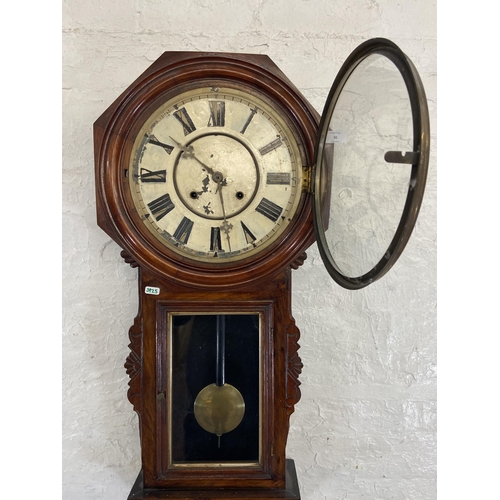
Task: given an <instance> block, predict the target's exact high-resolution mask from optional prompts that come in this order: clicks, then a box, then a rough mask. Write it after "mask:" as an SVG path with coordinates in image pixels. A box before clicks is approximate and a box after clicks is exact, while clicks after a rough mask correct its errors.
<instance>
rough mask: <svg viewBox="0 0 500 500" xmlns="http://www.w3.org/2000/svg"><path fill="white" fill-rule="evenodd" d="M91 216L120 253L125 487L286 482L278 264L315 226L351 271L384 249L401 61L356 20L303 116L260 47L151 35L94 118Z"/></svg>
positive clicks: (191, 489) (416, 110) (296, 256)
mask: <svg viewBox="0 0 500 500" xmlns="http://www.w3.org/2000/svg"><path fill="white" fill-rule="evenodd" d="M94 144H95V170H96V203H97V218H98V225H99V226H100V227H101V228H102V229H103V230H104V231H105V232H106V233H107V234H108V235H109V236H110V237H111V238H112V239H113V240H114V241H115V242H116V243H117V244H118V245H119V246H120V247H121V248H122V249H123V251H122V253H121V255H122V257H123V258H124V259H125V261H126V262H127V263H129V264H130V265H132V266H133V267H135V268H137V269H138V282H139V301H140V307H139V312H138V315H137V317H136V318H135V321H134V323H133V325H132V327H131V328H130V331H129V337H130V354H129V356H128V358H127V360H126V363H125V367H126V370H127V373H128V374H129V376H130V381H129V385H130V389H129V391H128V398H129V400H130V402H131V403H132V405H133V407H134V410H135V411H136V412H137V414H138V416H139V427H140V437H141V454H142V457H141V458H142V469H141V471H140V472H139V475H138V477H137V479H136V482H135V484H134V485H133V487H132V490H131V493H130V496H129V498H134V499H140V498H141V499H142V498H148V499H155V498H185V499H188V498H207V499H219V498H253V499H255V498H259V499H271V498H289V499H299V498H300V491H299V487H298V481H297V475H296V472H295V465H294V462H293V460H292V459H286V458H285V447H286V440H287V435H288V426H289V418H290V415H291V413H292V412H293V411H294V406H295V404H296V403H297V402H298V401H299V399H300V389H299V385H300V382H299V375H300V372H301V369H302V363H301V360H300V357H299V355H298V349H299V344H298V340H299V331H298V328H297V327H296V325H295V322H294V320H293V315H292V310H291V274H292V270H293V269H296V268H298V267H299V266H300V265H301V264H302V263H303V262H304V260H305V258H306V254H305V251H306V249H307V248H308V247H309V246H310V245H312V244H313V243H314V242H315V241H316V242H317V245H318V248H319V250H320V254H321V257H322V259H323V261H324V263H325V268H326V270H327V272H328V273H329V274H330V276H331V277H332V279H334V280H335V281H336V282H337V283H338V284H340V285H341V286H343V287H345V288H348V289H351V290H355V289H359V288H362V287H365V286H367V285H369V284H371V283H373V282H374V281H375V280H377V279H379V278H380V277H382V276H383V275H384V274H385V273H386V272H387V271H388V270H389V269H390V268H391V267H392V266H393V265H394V263H395V262H396V260H397V259H398V258H399V256H400V255H401V252H402V251H403V249H404V247H405V245H406V243H407V241H408V239H409V237H410V234H411V232H412V229H413V227H414V225H415V221H416V219H417V216H418V211H419V208H420V205H421V202H422V197H423V193H424V187H425V181H426V175H427V165H428V156H429V118H428V111H427V105H426V99H425V93H424V90H423V87H422V83H421V81H420V78H419V75H418V73H417V71H416V69H415V67H414V66H413V64H412V62H411V61H410V60H409V59H408V58H407V57H406V56H405V55H404V53H403V52H402V51H401V50H400V49H399V48H398V47H397V46H396V45H395V44H394V43H392V42H390V41H389V40H385V39H372V40H369V41H367V42H365V43H363V44H362V45H360V46H359V47H358V48H357V49H355V50H354V52H353V53H352V54H351V55H350V56H349V57H348V59H347V60H346V62H345V63H344V65H343V66H342V68H341V69H340V71H339V73H338V76H337V78H336V79H335V82H334V84H333V86H332V89H331V91H330V94H329V96H328V99H327V101H326V104H325V108H324V112H323V115H322V116H321V117H320V116H319V115H318V113H317V112H316V111H315V110H314V109H313V107H312V106H311V105H310V104H309V103H308V102H307V100H306V99H305V98H304V97H303V96H302V94H301V93H300V92H299V91H298V90H297V88H296V87H295V86H294V85H293V84H292V82H291V81H290V80H289V79H288V78H287V77H286V76H285V75H284V74H283V73H282V72H281V71H280V70H279V68H278V67H277V66H276V65H275V64H274V63H273V62H272V61H271V60H270V59H269V58H268V57H267V56H263V55H252V54H226V53H202V52H166V53H164V54H163V55H162V56H161V57H160V58H159V59H158V60H157V61H156V62H155V63H153V64H152V65H151V66H150V67H149V68H148V69H147V70H146V71H145V72H144V73H143V74H142V75H140V76H139V77H138V78H137V79H136V80H135V81H134V82H133V83H132V84H131V85H130V86H129V87H128V88H127V89H126V90H125V91H124V92H123V93H122V95H120V96H119V97H118V98H117V100H116V101H115V102H114V103H113V104H111V106H110V107H109V108H108V109H107V110H106V111H105V112H104V113H103V115H102V116H101V117H100V118H99V119H98V120H97V121H96V122H95V124H94Z"/></svg>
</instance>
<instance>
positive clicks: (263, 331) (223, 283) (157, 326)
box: [94, 52, 319, 499]
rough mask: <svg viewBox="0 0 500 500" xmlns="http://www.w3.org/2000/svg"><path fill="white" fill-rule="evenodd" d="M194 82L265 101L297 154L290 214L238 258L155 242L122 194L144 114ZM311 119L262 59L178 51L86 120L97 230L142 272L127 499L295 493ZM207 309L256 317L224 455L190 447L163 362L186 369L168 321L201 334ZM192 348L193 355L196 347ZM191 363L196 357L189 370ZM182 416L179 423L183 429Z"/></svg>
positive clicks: (191, 438) (132, 362)
mask: <svg viewBox="0 0 500 500" xmlns="http://www.w3.org/2000/svg"><path fill="white" fill-rule="evenodd" d="M200 86H205V87H206V86H209V87H214V88H219V87H230V88H235V89H238V90H242V91H244V92H246V93H248V94H254V95H257V96H258V97H259V98H260V99H262V100H265V101H266V102H268V103H269V104H270V106H272V107H273V108H274V109H275V110H276V111H277V112H278V113H279V115H280V116H281V117H282V119H283V120H285V121H286V123H287V126H288V128H289V129H290V130H291V131H292V133H293V140H294V141H295V143H296V144H297V148H298V151H299V153H300V158H299V160H300V168H301V169H302V178H303V181H302V185H301V186H300V189H299V195H300V200H299V203H298V206H297V209H296V211H295V215H294V216H293V219H292V220H291V221H290V223H289V224H288V225H287V227H286V229H285V230H284V231H283V232H282V234H280V235H279V237H278V238H277V239H276V240H275V241H274V242H273V243H272V244H271V245H269V246H267V247H265V248H263V249H262V250H261V251H260V252H258V253H255V254H253V255H251V256H250V257H248V258H243V259H240V260H237V261H235V262H224V261H214V262H213V263H211V262H210V263H207V262H200V261H196V260H191V259H189V258H186V257H184V256H182V255H179V254H178V253H176V252H175V251H172V250H171V249H169V248H167V247H166V246H164V245H162V244H161V242H159V241H158V239H157V238H155V237H154V236H153V235H151V233H150V232H149V231H148V230H145V229H144V224H143V223H142V221H141V220H140V217H139V216H138V214H137V210H136V209H135V207H134V204H133V200H132V199H131V197H130V194H129V192H128V185H129V180H128V178H127V176H128V174H129V171H128V169H129V165H130V157H131V154H132V145H133V143H134V139H135V136H136V135H137V133H138V131H139V130H140V128H141V124H142V123H143V121H144V119H145V117H147V116H149V115H150V114H151V112H152V110H154V109H156V108H158V106H160V105H161V103H163V102H165V101H166V100H168V99H169V98H171V96H173V95H177V94H178V93H180V92H183V91H186V90H189V89H192V88H195V87H196V88H197V87H200ZM318 123H319V116H318V114H317V113H316V112H315V111H314V110H313V109H312V107H311V106H310V105H309V104H308V103H307V101H306V100H305V99H304V98H303V97H302V95H301V94H300V92H299V91H298V90H297V89H296V88H295V87H294V86H293V84H292V83H291V82H290V81H289V80H288V79H287V78H286V77H285V76H284V75H283V74H282V72H281V71H280V70H279V69H278V68H277V67H276V66H275V65H274V64H273V63H272V62H271V61H270V60H269V58H267V57H266V56H256V55H240V54H211V53H175V52H174V53H165V54H164V55H163V56H161V57H160V58H159V59H158V60H157V61H156V62H155V63H154V64H153V65H152V66H151V67H150V68H149V69H148V70H147V71H146V72H145V73H144V74H143V75H141V76H140V77H139V78H138V79H137V80H136V81H135V82H134V83H133V84H132V85H131V86H130V87H129V88H128V89H127V90H126V91H125V92H124V93H123V94H122V95H121V96H120V97H119V98H118V99H117V100H116V101H115V102H114V103H113V104H112V105H111V106H110V108H108V109H107V110H106V112H105V113H104V114H103V115H102V116H101V117H100V118H99V119H98V120H97V122H96V123H95V128H94V134H95V135H94V137H95V161H96V180H97V182H96V191H97V213H98V224H99V226H100V227H101V228H102V229H103V230H105V231H106V232H107V233H108V234H109V235H110V236H111V238H113V239H114V240H115V241H116V242H117V243H118V244H119V245H120V246H121V247H122V248H123V249H124V251H123V252H122V256H123V257H124V258H125V260H126V261H127V262H128V263H129V264H131V265H132V266H133V267H138V269H139V297H140V311H139V314H138V316H137V318H136V319H135V322H134V325H133V326H132V328H131V329H130V332H129V336H130V339H131V344H130V349H131V353H130V355H129V357H128V359H127V362H126V368H127V373H128V374H129V376H130V390H129V393H128V397H129V400H130V402H131V403H132V404H133V405H134V409H135V410H136V412H137V413H138V415H139V421H140V434H141V448H142V471H141V473H140V475H139V477H138V480H137V483H136V485H135V486H134V488H133V490H132V492H131V496H130V498H170V497H175V498H200V495H201V496H202V497H203V498H225V497H234V498H236V497H237V498H262V499H264V498H297V499H298V498H300V494H299V492H298V487H297V480H296V474H295V467H294V465H293V462H292V461H287V460H286V459H285V446H286V439H287V434H288V422H289V417H290V414H291V413H292V412H293V408H294V405H295V404H296V402H297V401H298V400H299V398H300V390H299V387H298V386H299V381H298V376H299V374H300V371H301V368H302V364H301V362H300V358H299V356H298V354H297V351H298V348H299V346H298V338H299V331H298V329H297V328H296V326H295V323H294V320H293V318H292V315H291V269H292V268H297V267H298V266H300V265H301V264H302V263H303V261H304V259H305V253H304V251H305V249H306V248H307V247H308V246H309V245H311V244H312V243H313V241H314V232H313V231H314V230H313V222H312V203H311V194H310V190H309V186H310V178H311V170H312V164H313V155H314V145H315V137H316V135H317V127H318ZM146 289H147V290H155V291H157V292H156V293H157V294H156V295H152V294H150V293H145V290H146ZM214 314H215V315H224V316H225V317H228V318H236V317H237V316H238V315H243V316H246V317H247V318H251V317H257V318H259V322H258V323H259V325H260V326H259V328H258V329H257V331H258V338H257V340H256V341H255V342H256V343H254V345H255V346H256V347H255V348H253V352H254V354H253V355H252V356H253V359H254V361H252V363H253V366H252V367H249V370H248V377H249V379H251V380H250V381H245V382H248V383H243V381H242V382H241V383H240V384H239V389H240V390H241V391H242V393H243V397H244V399H245V401H246V403H247V407H246V409H245V411H246V413H245V417H244V420H243V422H242V424H241V429H245V426H248V427H246V428H247V429H249V432H248V434H249V436H245V433H243V434H241V432H240V433H239V437H238V432H237V430H235V431H233V434H232V435H231V433H228V434H224V435H222V437H220V443H221V444H220V446H221V449H222V450H224V447H227V446H228V444H229V443H230V442H231V440H235V442H236V445H235V444H233V445H232V450H233V451H228V452H227V453H229V454H228V455H226V456H225V458H224V456H222V458H217V453H218V450H217V448H215V446H216V445H214V448H213V449H212V451H209V452H207V451H203V450H202V451H201V455H200V453H199V452H200V449H198V450H193V446H194V448H196V445H193V446H191V445H192V444H193V443H196V442H197V437H196V435H197V434H199V433H200V432H201V431H199V430H198V429H197V430H196V432H188V431H185V430H183V429H185V427H184V424H182V425H181V426H180V427H179V424H178V418H177V417H178V416H179V411H181V413H182V410H179V409H178V408H177V404H179V405H181V406H182V404H181V400H182V398H179V394H180V393H182V390H180V387H181V385H179V383H177V382H176V381H175V380H176V379H175V377H174V375H173V371H172V367H174V368H175V369H176V370H177V369H178V368H180V369H181V371H182V370H185V371H189V370H188V369H187V368H186V367H182V366H180V367H179V366H177V365H175V364H174V365H172V364H171V363H170V361H169V360H171V359H172V356H171V352H174V351H175V350H176V349H177V350H178V348H177V347H175V340H174V343H172V340H171V339H172V338H173V337H175V335H176V334H175V321H176V318H177V319H179V318H180V320H181V322H182V319H183V318H184V319H187V318H194V319H195V320H196V321H198V322H201V323H203V326H202V329H203V328H206V329H207V330H209V329H210V327H209V326H208V325H209V323H212V324H213V320H212V319H211V318H210V317H211V316H213V315H214ZM172 325H173V326H174V328H172ZM212 331H213V327H212ZM249 335H252V333H251V332H250V333H249ZM254 338H256V337H255V335H254ZM193 342H195V350H196V347H200V346H196V341H193ZM243 348H244V347H243V346H242V345H240V346H239V349H243ZM244 353H245V354H249V353H250V348H245V350H244ZM199 361H200V360H198V362H199ZM198 362H197V361H196V357H194V358H193V359H192V360H191V361H190V364H191V365H192V366H193V364H194V365H196V364H197V363H198ZM210 370H211V369H209V371H210ZM228 376H229V372H228ZM179 380H180V379H179ZM237 380H238V379H237V377H236V382H235V383H238V381H237ZM203 383H206V382H203ZM199 384H201V382H200V383H199ZM201 385H203V384H201ZM246 386H249V387H250V388H251V387H253V393H252V391H250V392H248V391H246V392H245V387H246ZM188 392H189V391H188ZM191 392H192V391H191ZM184 399H185V398H184ZM189 404H191V407H192V401H191V403H189ZM188 406H189V405H188ZM172 408H174V410H172ZM189 413H190V412H189V411H187V413H186V414H185V418H184V417H182V416H181V418H184V420H185V422H188V420H189V418H192V414H190V415H191V416H190V415H188V414H189ZM252 415H253V416H252ZM252 418H253V423H252ZM245 419H247V420H245ZM248 419H250V420H248ZM186 425H189V424H186ZM176 426H177V427H176ZM194 427H195V428H196V426H194ZM241 429H240V431H241ZM252 429H253V430H252ZM252 433H253V438H252ZM205 437H206V439H209V437H208V436H205ZM244 438H245V439H250V445H249V446H246V445H245V446H243V445H242V446H241V450H240V451H241V453H239V454H238V453H237V452H236V451H234V450H237V449H238V448H239V447H240V446H239V444H238V443H242V442H243V441H241V442H240V441H238V440H239V439H241V440H243V439H244ZM189 443H191V445H190V444H189ZM212 445H213V439H212ZM190 446H191V449H190V451H188V452H187V451H186V450H188V449H189V447H190ZM198 446H199V445H198ZM201 447H202V448H203V447H205V448H206V443H204V442H203V443H202V446H201ZM214 454H215V455H214ZM214 459H215V460H214ZM241 459H243V460H241ZM221 488H224V490H225V491H226V493H221V491H220V489H221ZM232 490H234V492H233V493H231V491H232Z"/></svg>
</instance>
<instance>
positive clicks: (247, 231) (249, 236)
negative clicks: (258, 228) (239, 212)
mask: <svg viewBox="0 0 500 500" xmlns="http://www.w3.org/2000/svg"><path fill="white" fill-rule="evenodd" d="M241 228H242V229H243V234H244V235H245V240H246V241H247V243H253V242H254V241H255V240H256V239H257V238H256V237H255V236H254V235H253V233H252V231H250V229H248V227H247V226H245V224H243V222H242V223H241Z"/></svg>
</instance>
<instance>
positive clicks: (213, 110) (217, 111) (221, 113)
mask: <svg viewBox="0 0 500 500" xmlns="http://www.w3.org/2000/svg"><path fill="white" fill-rule="evenodd" d="M208 103H209V106H210V119H209V120H208V126H209V127H224V126H225V124H226V103H225V101H209V102H208Z"/></svg>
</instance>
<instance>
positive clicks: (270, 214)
mask: <svg viewBox="0 0 500 500" xmlns="http://www.w3.org/2000/svg"><path fill="white" fill-rule="evenodd" d="M255 210H256V211H257V212H259V213H260V214H262V215H265V216H266V217H267V218H268V219H271V220H272V221H273V222H276V221H277V220H278V218H279V216H280V215H281V212H282V211H283V209H282V208H281V207H280V206H279V205H276V203H273V202H272V201H270V200H268V199H267V198H262V201H261V202H260V203H259V204H258V205H257V207H256V208H255Z"/></svg>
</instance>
